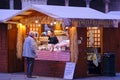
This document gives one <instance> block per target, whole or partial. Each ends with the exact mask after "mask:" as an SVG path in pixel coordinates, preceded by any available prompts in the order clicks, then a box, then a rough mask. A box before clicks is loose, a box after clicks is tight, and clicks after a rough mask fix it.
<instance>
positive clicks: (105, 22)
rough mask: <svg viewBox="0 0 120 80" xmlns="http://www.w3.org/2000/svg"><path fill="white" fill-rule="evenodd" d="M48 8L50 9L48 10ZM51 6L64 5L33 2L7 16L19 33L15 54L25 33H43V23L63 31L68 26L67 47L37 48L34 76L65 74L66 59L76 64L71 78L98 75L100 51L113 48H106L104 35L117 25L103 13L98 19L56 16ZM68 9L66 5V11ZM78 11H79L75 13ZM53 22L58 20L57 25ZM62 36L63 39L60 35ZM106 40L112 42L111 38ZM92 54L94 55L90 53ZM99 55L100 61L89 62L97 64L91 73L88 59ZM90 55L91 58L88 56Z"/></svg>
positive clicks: (114, 30) (62, 8)
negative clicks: (41, 4)
mask: <svg viewBox="0 0 120 80" xmlns="http://www.w3.org/2000/svg"><path fill="white" fill-rule="evenodd" d="M48 8H49V9H51V10H52V11H49V10H47V9H48ZM71 8H72V9H71ZM43 9H44V10H43ZM54 9H58V10H64V7H58V6H54V7H53V6H40V5H32V7H29V8H27V9H25V10H22V11H20V12H19V13H18V14H16V15H14V17H12V18H10V19H8V21H7V23H9V24H11V23H12V22H14V23H15V24H16V26H15V27H16V28H17V32H18V34H17V44H19V46H18V45H17V52H18V53H17V56H18V57H19V58H20V57H21V54H22V44H23V41H24V38H25V36H26V34H28V32H29V31H35V32H37V36H36V39H37V38H38V37H40V35H41V34H42V32H44V31H45V30H46V29H45V25H46V24H47V25H48V27H49V28H52V29H54V30H58V31H59V30H60V31H64V30H65V28H64V27H69V40H70V43H69V50H64V51H53V52H50V51H44V50H42V51H40V50H38V54H39V55H38V58H36V59H35V66H34V71H33V75H38V76H52V77H64V71H65V66H66V63H67V62H73V63H75V64H76V65H75V70H74V75H73V78H79V77H87V76H90V75H89V74H101V72H102V67H101V64H102V56H103V53H104V52H107V51H114V49H113V47H112V46H109V47H108V44H107V41H106V36H108V35H109V34H108V33H109V30H113V32H116V30H117V28H114V25H113V20H111V19H109V18H108V17H106V16H105V14H104V15H103V16H104V17H105V18H107V19H103V18H101V19H99V18H95V17H93V18H89V17H88V16H89V15H88V16H86V17H85V19H83V18H80V17H78V18H76V17H75V18H73V17H69V16H68V17H69V18H67V17H65V18H64V17H59V15H58V14H57V13H56V11H54ZM68 9H71V13H72V10H74V9H76V10H75V11H76V12H77V11H78V10H79V8H74V7H70V8H69V7H68ZM68 9H67V8H66V7H65V10H68ZM45 10H46V11H45ZM85 10H86V8H85ZM47 11H48V12H47ZM93 12H94V10H93ZM48 13H49V14H48ZM66 13H68V12H66ZM96 13H99V12H96ZM53 14H54V15H53ZM77 14H79V13H78V12H77ZM100 14H101V13H100ZM57 15H58V16H57ZM101 15H102V14H101ZM60 16H61V15H60ZM88 18H89V19H88ZM94 18H95V19H94ZM55 22H57V24H56V23H55ZM21 23H22V24H21ZM62 24H64V25H62ZM8 27H9V28H10V29H14V28H15V27H12V28H11V27H10V26H8ZM107 30H108V31H107ZM106 31H107V32H108V33H107V32H106ZM60 34H62V33H60ZM90 34H92V35H90ZM112 37H113V35H112ZM109 38H110V37H109ZM62 39H64V38H63V37H62ZM91 39H92V40H91ZM108 42H111V38H110V41H108ZM109 45H110V44H109ZM111 47H112V48H111ZM115 50H116V49H115ZM94 54H95V57H94V56H93V55H94ZM88 55H89V58H88ZM98 55H99V58H100V61H99V62H98V63H96V64H93V63H92V65H93V66H94V67H95V66H97V68H96V67H95V69H92V70H94V72H90V71H89V65H88V61H89V60H90V61H93V60H96V59H97V56H98ZM117 55H118V54H117ZM91 56H92V57H93V58H90V57H91ZM117 59H118V58H117ZM118 66H119V65H118ZM90 70H91V69H90ZM97 70H99V72H98V73H97V72H96V71H97Z"/></svg>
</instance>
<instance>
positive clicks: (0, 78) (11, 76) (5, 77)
mask: <svg viewBox="0 0 120 80" xmlns="http://www.w3.org/2000/svg"><path fill="white" fill-rule="evenodd" d="M34 77H35V78H26V77H25V75H24V73H0V80H64V79H63V78H55V77H44V76H34ZM74 80H120V73H116V76H114V77H111V76H96V77H86V78H79V79H74Z"/></svg>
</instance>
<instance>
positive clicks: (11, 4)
mask: <svg viewBox="0 0 120 80" xmlns="http://www.w3.org/2000/svg"><path fill="white" fill-rule="evenodd" d="M10 9H14V0H10Z"/></svg>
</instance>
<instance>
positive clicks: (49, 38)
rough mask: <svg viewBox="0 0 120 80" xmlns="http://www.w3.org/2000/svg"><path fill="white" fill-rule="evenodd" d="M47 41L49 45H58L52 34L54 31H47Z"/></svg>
mask: <svg viewBox="0 0 120 80" xmlns="http://www.w3.org/2000/svg"><path fill="white" fill-rule="evenodd" d="M48 40H49V42H48V43H49V44H57V43H58V39H57V37H56V36H55V34H54V31H52V30H49V31H48Z"/></svg>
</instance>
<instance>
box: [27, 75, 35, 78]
mask: <svg viewBox="0 0 120 80" xmlns="http://www.w3.org/2000/svg"><path fill="white" fill-rule="evenodd" d="M27 78H36V77H33V76H30V75H28V76H27Z"/></svg>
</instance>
